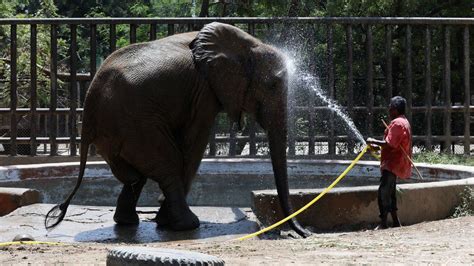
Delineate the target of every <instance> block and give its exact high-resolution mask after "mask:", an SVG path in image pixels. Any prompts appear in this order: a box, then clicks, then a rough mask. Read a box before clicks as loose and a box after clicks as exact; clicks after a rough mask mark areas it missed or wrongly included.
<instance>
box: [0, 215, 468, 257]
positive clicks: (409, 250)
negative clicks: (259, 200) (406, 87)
mask: <svg viewBox="0 0 474 266" xmlns="http://www.w3.org/2000/svg"><path fill="white" fill-rule="evenodd" d="M125 245H127V244H125V243H122V244H97V243H77V244H65V245H61V246H52V245H51V246H49V245H12V246H5V247H0V264H1V265H5V264H7V265H8V264H14V265H18V264H20V265H27V264H33V265H38V264H42V265H51V264H65V265H71V264H89V265H91V264H94V265H105V263H106V256H107V251H108V250H109V249H111V248H113V247H116V246H125ZM133 245H137V244H133ZM137 246H138V245H137ZM140 246H147V247H161V248H172V249H183V250H193V251H198V252H202V253H207V254H210V255H214V256H218V257H220V258H222V259H224V260H225V261H226V264H227V265H236V264H237V265H257V264H266V265H274V264H279V265H286V264H313V265H314V264H317V263H328V264H352V263H357V264H382V263H404V264H420V263H421V264H450V265H451V264H453V263H455V264H459V263H462V264H471V265H472V264H474V216H467V217H461V218H454V219H446V220H441V221H434V222H425V223H420V224H416V225H411V226H404V227H402V228H391V229H386V230H379V231H374V230H365V231H358V232H343V233H341V232H338V233H325V234H314V235H312V236H311V237H309V238H306V239H292V238H289V237H286V238H284V237H281V238H279V239H267V240H262V239H250V240H245V241H217V242H216V241H214V242H213V241H209V240H208V241H206V242H196V241H195V240H194V241H174V242H166V243H149V244H145V245H140Z"/></svg>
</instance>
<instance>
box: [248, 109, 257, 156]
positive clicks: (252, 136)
mask: <svg viewBox="0 0 474 266" xmlns="http://www.w3.org/2000/svg"><path fill="white" fill-rule="evenodd" d="M249 127H250V128H249V138H250V140H249V146H250V151H249V153H250V155H257V143H256V141H255V131H256V124H255V119H254V118H250V125H249Z"/></svg>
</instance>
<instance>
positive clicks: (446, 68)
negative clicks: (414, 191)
mask: <svg viewBox="0 0 474 266" xmlns="http://www.w3.org/2000/svg"><path fill="white" fill-rule="evenodd" d="M443 37H444V38H443V43H444V48H443V49H444V57H443V89H444V93H445V95H444V96H445V98H444V99H445V106H446V109H445V111H444V135H445V136H446V139H445V142H444V151H445V152H449V151H450V145H451V141H450V136H451V51H450V50H451V47H450V29H449V27H447V26H446V27H444V36H443Z"/></svg>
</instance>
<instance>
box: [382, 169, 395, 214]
mask: <svg viewBox="0 0 474 266" xmlns="http://www.w3.org/2000/svg"><path fill="white" fill-rule="evenodd" d="M396 186H397V176H396V175H394V174H393V173H392V172H390V171H387V170H383V171H382V177H381V178H380V186H379V191H378V203H379V210H380V218H382V219H384V218H386V217H387V214H388V213H389V212H392V211H396V210H397V196H396V194H395V193H396Z"/></svg>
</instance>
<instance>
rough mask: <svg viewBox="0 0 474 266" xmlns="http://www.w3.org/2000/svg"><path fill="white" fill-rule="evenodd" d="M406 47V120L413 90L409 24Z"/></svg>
mask: <svg viewBox="0 0 474 266" xmlns="http://www.w3.org/2000/svg"><path fill="white" fill-rule="evenodd" d="M405 41H406V47H405V48H406V49H405V64H406V66H405V79H406V80H405V83H406V84H405V85H406V87H405V97H406V100H407V106H406V117H407V119H408V121H412V119H411V117H412V114H411V107H412V102H413V101H412V91H413V69H412V50H411V26H410V25H407V28H406V40H405Z"/></svg>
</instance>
